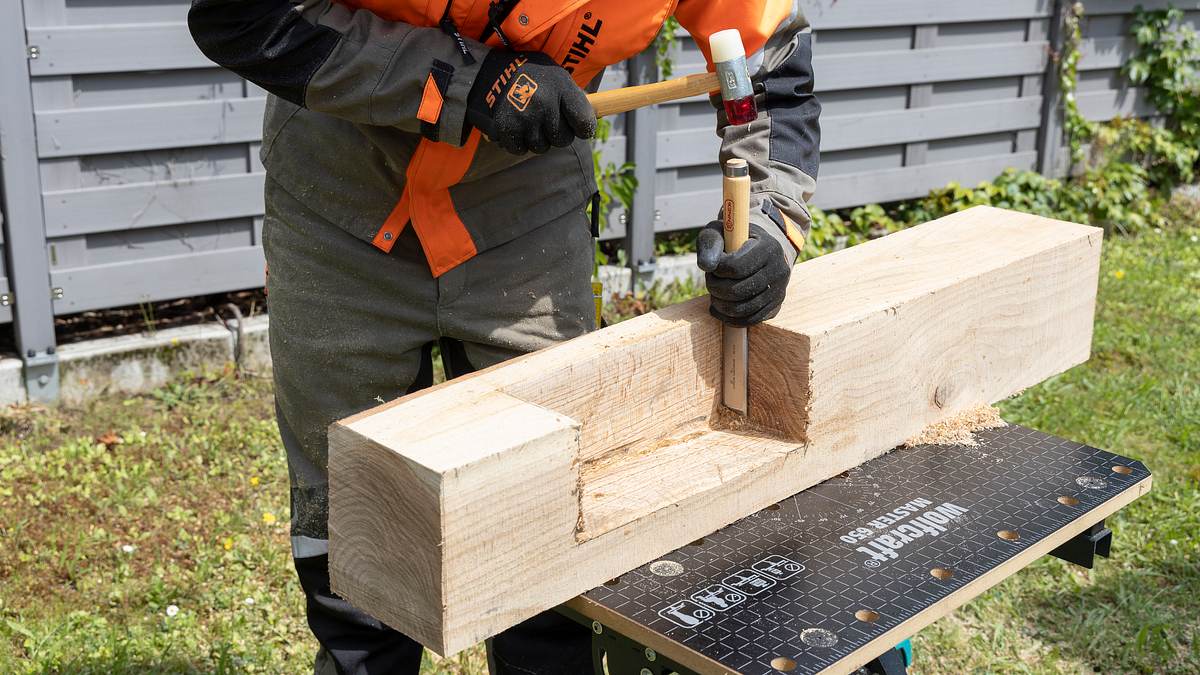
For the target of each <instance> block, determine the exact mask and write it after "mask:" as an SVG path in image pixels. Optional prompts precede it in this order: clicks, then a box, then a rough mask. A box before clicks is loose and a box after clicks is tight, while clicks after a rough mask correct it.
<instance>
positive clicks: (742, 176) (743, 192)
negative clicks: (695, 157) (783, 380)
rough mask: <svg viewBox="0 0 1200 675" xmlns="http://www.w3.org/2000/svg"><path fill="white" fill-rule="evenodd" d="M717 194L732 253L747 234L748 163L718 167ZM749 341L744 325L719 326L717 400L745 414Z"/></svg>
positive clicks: (728, 250)
mask: <svg viewBox="0 0 1200 675" xmlns="http://www.w3.org/2000/svg"><path fill="white" fill-rule="evenodd" d="M722 168H723V172H724V176H723V177H722V179H721V196H722V198H723V200H724V208H723V216H722V217H723V219H724V222H723V226H724V230H725V252H726V253H733V252H734V251H736V250H738V249H739V248H741V247H742V244H745V243H746V239H747V238H749V236H750V165H749V164H747V163H746V160H744V159H737V158H734V159H730V160H728V161H726V162H725V166H724V167H722ZM749 360H750V344H749V337H748V335H747V333H746V328H745V326H730V325H728V324H726V325H724V326H723V327H722V333H721V368H722V378H721V401H722V402H723V403H724V404H725V406H726V407H727V408H729V409H731V410H736V411H737V412H739V413H741V414H743V415H745V414H746V408H747V406H746V404H747V402H748V398H749V372H748V371H749V363H748V362H749Z"/></svg>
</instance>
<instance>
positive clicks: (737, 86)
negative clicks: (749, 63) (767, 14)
mask: <svg viewBox="0 0 1200 675" xmlns="http://www.w3.org/2000/svg"><path fill="white" fill-rule="evenodd" d="M708 46H709V50H710V53H711V54H712V60H713V63H714V64H715V65H716V69H717V72H715V73H699V74H696V75H686V76H684V77H677V78H675V79H673V80H665V81H663V82H655V83H653V84H643V85H639V86H636V87H622V88H621V89H611V90H609V91H601V92H597V93H595V94H588V101H590V102H591V103H592V107H593V108H595V109H596V117H607V116H609V115H618V114H620V113H623V112H629V111H630V110H636V109H637V108H641V107H642V106H647V105H654V104H655V103H667V102H669V101H678V100H679V99H682V98H689V97H692V96H699V95H701V94H707V93H708V92H710V91H716V90H718V89H720V90H721V99H722V100H723V101H724V103H725V114H726V115H727V116H728V117H729V123H730V124H747V123H749V122H752V121H753V120H755V119H756V118H757V117H758V108H757V107H756V106H755V104H754V88H753V86H752V85H751V84H750V73H749V71H748V70H747V68H746V50H745V48H744V47H743V46H742V35H741V33H739V32H738V30H737V29H736V28H731V29H729V30H723V31H719V32H716V33H713V35H712V37H710V38H709V40H708Z"/></svg>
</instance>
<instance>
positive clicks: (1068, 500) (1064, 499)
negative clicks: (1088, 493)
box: [1058, 495, 1079, 506]
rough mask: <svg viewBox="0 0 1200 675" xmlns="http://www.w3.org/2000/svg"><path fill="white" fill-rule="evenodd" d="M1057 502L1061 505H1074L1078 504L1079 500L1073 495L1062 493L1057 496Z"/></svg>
mask: <svg viewBox="0 0 1200 675" xmlns="http://www.w3.org/2000/svg"><path fill="white" fill-rule="evenodd" d="M1058 503H1059V504H1062V505H1063V506H1075V505H1077V504H1079V500H1078V499H1076V498H1074V497H1069V496H1067V495H1062V496H1060V497H1059V498H1058Z"/></svg>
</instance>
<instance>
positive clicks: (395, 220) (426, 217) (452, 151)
mask: <svg viewBox="0 0 1200 675" xmlns="http://www.w3.org/2000/svg"><path fill="white" fill-rule="evenodd" d="M481 138H482V135H481V134H480V133H479V130H478V129H473V130H471V135H470V136H469V137H468V138H467V142H466V143H465V144H463V146H462V147H461V148H456V147H454V146H452V145H447V144H445V143H435V142H434V141H430V140H429V139H421V143H420V144H419V145H418V146H417V150H416V152H414V153H413V156H412V160H411V161H409V163H408V170H407V171H406V172H405V178H406V183H405V186H404V194H402V195H401V196H400V202H399V203H397V204H396V207H395V208H394V209H392V212H391V214H390V215H388V217H387V220H385V221H384V223H383V226H382V227H381V228H379V231H378V232H377V233H376V234H375V238H374V240H373V241H372V243H373V244H374V245H375V246H376V247H377V248H379V249H380V250H382V251H384V252H390V251H391V250H392V246H393V245H394V244H395V243H396V239H398V238H399V236H400V233H401V232H403V231H404V226H405V225H407V224H408V222H409V221H412V224H413V229H414V230H416V233H417V239H419V240H420V242H421V248H422V249H423V250H424V251H425V259H426V261H427V262H428V263H429V271H430V272H431V273H433V276H435V277H439V276H441V275H442V274H445V273H446V272H447V271H449V270H451V269H454V267H456V266H457V265H459V264H460V263H462V262H464V261H466V260H468V259H470V258H471V257H473V256H474V255H475V253H476V249H475V242H474V241H473V240H472V239H471V234H470V232H468V231H467V226H466V225H465V224H463V222H462V219H461V218H459V217H458V213H456V212H455V211H454V203H453V202H452V201H451V199H450V186H452V185H456V184H457V183H458V182H459V181H460V180H462V177H463V176H464V175H466V173H467V169H469V168H470V167H471V160H472V159H473V158H474V157H475V150H476V149H477V148H478V147H479V141H480V139H481Z"/></svg>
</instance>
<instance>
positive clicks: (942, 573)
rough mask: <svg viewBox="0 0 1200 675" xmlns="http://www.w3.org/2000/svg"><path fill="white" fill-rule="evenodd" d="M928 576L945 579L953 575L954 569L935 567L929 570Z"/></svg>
mask: <svg viewBox="0 0 1200 675" xmlns="http://www.w3.org/2000/svg"><path fill="white" fill-rule="evenodd" d="M929 576H931V577H933V578H934V579H937V580H938V581H946V580H948V579H949V578H950V577H952V576H954V570H950V569H946V568H945V567H935V568H933V569H931V570H929Z"/></svg>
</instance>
